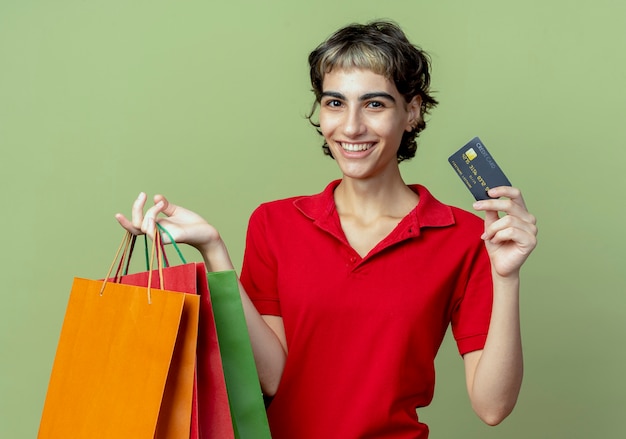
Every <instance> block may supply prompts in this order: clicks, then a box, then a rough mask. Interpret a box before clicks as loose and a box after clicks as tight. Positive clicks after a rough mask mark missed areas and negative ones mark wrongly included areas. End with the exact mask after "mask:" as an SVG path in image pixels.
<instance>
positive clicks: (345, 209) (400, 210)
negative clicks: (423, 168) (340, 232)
mask: <svg viewBox="0 0 626 439" xmlns="http://www.w3.org/2000/svg"><path fill="white" fill-rule="evenodd" d="M418 201H419V197H418V196H417V194H416V193H415V192H413V191H412V190H411V189H410V188H409V187H407V185H406V184H405V183H404V180H403V179H402V176H401V175H400V172H399V171H398V173H397V174H395V175H393V176H389V175H387V176H384V177H383V176H381V177H378V178H369V179H354V178H350V177H346V176H344V178H343V179H342V180H341V183H340V184H339V186H337V188H336V189H335V204H336V206H337V211H338V213H339V215H344V214H347V215H355V216H357V217H361V218H376V217H380V216H393V217H403V216H405V215H406V214H407V213H409V212H410V211H411V210H413V208H414V207H415V206H416V205H417V203H418Z"/></svg>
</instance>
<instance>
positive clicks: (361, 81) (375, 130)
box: [320, 69, 420, 179]
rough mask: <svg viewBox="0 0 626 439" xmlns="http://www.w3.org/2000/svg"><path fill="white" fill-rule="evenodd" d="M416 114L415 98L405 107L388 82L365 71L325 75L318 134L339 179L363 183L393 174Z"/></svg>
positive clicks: (401, 98)
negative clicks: (364, 180) (362, 180)
mask: <svg viewBox="0 0 626 439" xmlns="http://www.w3.org/2000/svg"><path fill="white" fill-rule="evenodd" d="M419 108H420V106H419V98H418V97H415V98H414V99H413V100H412V101H411V102H410V103H408V104H407V103H406V101H405V100H404V97H403V96H402V95H401V94H400V93H399V92H398V90H397V88H396V86H395V85H394V84H393V83H392V82H391V81H389V80H388V79H387V78H385V77H384V76H382V75H379V74H376V73H374V72H372V71H370V70H363V69H350V70H343V69H339V70H333V71H331V72H330V73H327V74H326V75H325V76H324V81H323V84H322V98H321V102H320V128H321V131H322V134H323V135H324V138H325V139H326V143H327V144H328V146H329V148H330V151H331V152H332V155H333V157H334V158H335V160H336V161H337V163H338V164H339V167H340V169H341V171H342V172H343V174H344V176H345V177H349V178H358V179H366V178H371V177H375V176H380V175H385V174H386V173H388V172H390V171H391V172H393V171H394V170H397V167H398V162H397V159H396V154H397V151H398V148H399V146H400V141H401V140H402V134H403V133H404V131H409V130H411V126H412V124H413V123H414V122H415V121H416V120H417V118H418V116H419Z"/></svg>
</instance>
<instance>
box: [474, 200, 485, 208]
mask: <svg viewBox="0 0 626 439" xmlns="http://www.w3.org/2000/svg"><path fill="white" fill-rule="evenodd" d="M482 205H483V203H481V202H480V201H476V202H475V203H474V204H473V206H474V209H480V207H481V206H482Z"/></svg>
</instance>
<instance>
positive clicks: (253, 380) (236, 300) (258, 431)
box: [207, 271, 271, 439]
mask: <svg viewBox="0 0 626 439" xmlns="http://www.w3.org/2000/svg"><path fill="white" fill-rule="evenodd" d="M207 277H208V282H209V292H210V295H211V302H212V304H213V313H214V316H215V324H216V327H217V334H218V341H219V348H220V352H221V354H222V362H223V364H224V376H225V378H226V389H227V391H228V398H229V401H230V409H231V415H232V421H233V426H234V429H235V437H237V438H239V439H269V438H271V436H270V430H269V426H268V422H267V414H266V412H265V404H264V402H263V395H262V393H261V386H260V384H259V378H258V374H257V370H256V365H255V362H254V357H253V354H252V347H251V345H250V337H249V334H248V328H247V326H246V320H245V317H244V314H243V308H242V305H241V297H240V295H239V284H238V280H237V276H236V275H235V272H234V271H222V272H214V273H208V276H207Z"/></svg>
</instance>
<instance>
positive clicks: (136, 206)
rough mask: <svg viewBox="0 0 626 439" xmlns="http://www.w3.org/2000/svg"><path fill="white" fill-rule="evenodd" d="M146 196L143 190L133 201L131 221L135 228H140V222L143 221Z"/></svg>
mask: <svg viewBox="0 0 626 439" xmlns="http://www.w3.org/2000/svg"><path fill="white" fill-rule="evenodd" d="M146 198H147V197H146V194H145V192H141V193H140V194H139V196H138V197H137V199H136V200H135V201H134V203H133V207H132V209H131V213H132V216H131V222H132V225H133V227H134V228H135V229H136V230H141V224H142V223H143V208H144V206H145V204H146Z"/></svg>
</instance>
